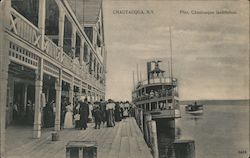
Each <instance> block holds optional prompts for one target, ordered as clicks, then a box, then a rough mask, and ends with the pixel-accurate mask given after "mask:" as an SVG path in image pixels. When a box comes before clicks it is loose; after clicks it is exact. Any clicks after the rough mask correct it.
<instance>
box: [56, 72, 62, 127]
mask: <svg viewBox="0 0 250 158" xmlns="http://www.w3.org/2000/svg"><path fill="white" fill-rule="evenodd" d="M55 89H56V117H55V131H60V129H61V128H60V127H61V96H62V70H60V73H59V77H58V78H57V79H56V81H55Z"/></svg>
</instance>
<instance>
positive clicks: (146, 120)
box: [143, 114, 152, 144]
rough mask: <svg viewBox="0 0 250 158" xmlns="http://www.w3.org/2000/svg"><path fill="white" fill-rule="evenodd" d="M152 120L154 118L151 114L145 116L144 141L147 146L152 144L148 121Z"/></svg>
mask: <svg viewBox="0 0 250 158" xmlns="http://www.w3.org/2000/svg"><path fill="white" fill-rule="evenodd" d="M151 120H152V116H151V115H150V114H144V120H143V122H144V124H143V125H144V139H145V140H146V142H147V144H150V135H149V130H148V121H151Z"/></svg>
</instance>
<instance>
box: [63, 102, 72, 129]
mask: <svg viewBox="0 0 250 158" xmlns="http://www.w3.org/2000/svg"><path fill="white" fill-rule="evenodd" d="M66 111H67V112H66V114H65V119H64V128H73V107H72V106H71V103H69V105H67V106H66Z"/></svg>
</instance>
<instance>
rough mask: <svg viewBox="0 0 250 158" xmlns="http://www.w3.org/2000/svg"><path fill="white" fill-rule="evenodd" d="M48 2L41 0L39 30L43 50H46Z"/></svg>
mask: <svg viewBox="0 0 250 158" xmlns="http://www.w3.org/2000/svg"><path fill="white" fill-rule="evenodd" d="M45 17H46V1H45V0H39V12H38V28H39V31H40V33H41V49H42V50H44V36H45Z"/></svg>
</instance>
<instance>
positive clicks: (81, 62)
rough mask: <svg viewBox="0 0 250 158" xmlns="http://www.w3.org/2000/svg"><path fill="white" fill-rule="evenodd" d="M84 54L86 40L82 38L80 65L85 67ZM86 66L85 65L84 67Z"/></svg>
mask: <svg viewBox="0 0 250 158" xmlns="http://www.w3.org/2000/svg"><path fill="white" fill-rule="evenodd" d="M83 53H84V39H83V38H81V47H80V60H79V61H80V65H81V66H82V65H83ZM84 66H85V65H84Z"/></svg>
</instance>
